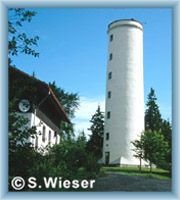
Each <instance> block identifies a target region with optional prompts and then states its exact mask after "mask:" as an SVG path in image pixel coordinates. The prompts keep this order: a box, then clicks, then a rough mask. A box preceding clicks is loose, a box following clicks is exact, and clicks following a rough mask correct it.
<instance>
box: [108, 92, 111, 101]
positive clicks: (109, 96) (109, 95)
mask: <svg viewBox="0 0 180 200" xmlns="http://www.w3.org/2000/svg"><path fill="white" fill-rule="evenodd" d="M108 98H109V99H110V98H111V91H108Z"/></svg>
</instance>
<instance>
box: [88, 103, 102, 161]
mask: <svg viewBox="0 0 180 200" xmlns="http://www.w3.org/2000/svg"><path fill="white" fill-rule="evenodd" d="M90 122H91V123H92V125H91V127H90V128H89V130H90V131H91V132H92V135H91V136H90V139H89V141H88V142H87V151H88V152H90V153H92V154H94V156H95V157H96V158H97V159H99V158H101V157H102V148H103V134H104V115H103V113H102V112H101V110H100V106H98V108H97V110H96V113H95V114H94V115H93V116H92V118H91V120H90Z"/></svg>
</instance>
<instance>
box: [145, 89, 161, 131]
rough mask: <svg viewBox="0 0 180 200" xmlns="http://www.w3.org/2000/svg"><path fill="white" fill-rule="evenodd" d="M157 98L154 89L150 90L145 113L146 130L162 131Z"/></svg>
mask: <svg viewBox="0 0 180 200" xmlns="http://www.w3.org/2000/svg"><path fill="white" fill-rule="evenodd" d="M156 101H157V98H156V95H155V91H154V89H153V88H151V89H150V93H149V95H148V101H147V103H146V107H147V108H146V111H145V130H151V131H160V130H161V124H162V118H161V114H160V111H159V106H158V105H157V102H156Z"/></svg>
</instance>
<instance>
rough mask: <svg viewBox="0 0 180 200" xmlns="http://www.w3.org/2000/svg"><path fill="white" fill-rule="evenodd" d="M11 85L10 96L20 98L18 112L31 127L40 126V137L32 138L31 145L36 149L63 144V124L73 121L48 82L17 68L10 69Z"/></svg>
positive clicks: (38, 134) (38, 131) (17, 100)
mask: <svg viewBox="0 0 180 200" xmlns="http://www.w3.org/2000/svg"><path fill="white" fill-rule="evenodd" d="M9 83H10V84H9V87H10V94H9V96H10V99H11V98H14V99H16V102H17V113H18V114H19V115H23V116H24V117H25V118H27V119H28V124H27V127H33V126H35V127H36V132H37V134H36V135H35V137H34V138H32V137H30V138H29V142H31V143H32V145H33V146H34V148H36V149H41V148H42V149H44V148H45V147H46V146H47V145H50V146H52V145H54V144H59V143H60V128H59V127H60V123H61V122H62V121H64V122H67V123H70V121H69V119H68V117H67V115H66V113H65V111H64V109H63V107H62V105H61V103H60V102H59V100H58V99H57V98H56V96H55V94H54V92H53V91H52V89H51V88H50V87H49V86H48V85H47V84H46V83H45V82H42V81H40V80H38V79H36V78H34V77H33V76H30V75H28V74H26V73H24V72H22V71H20V70H18V69H16V68H13V67H10V68H9ZM18 87H19V90H18V91H17V90H16V91H15V89H14V88H16V89H17V88H18ZM12 134H13V133H12Z"/></svg>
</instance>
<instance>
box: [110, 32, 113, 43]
mask: <svg viewBox="0 0 180 200" xmlns="http://www.w3.org/2000/svg"><path fill="white" fill-rule="evenodd" d="M112 41H113V34H112V35H110V42H112Z"/></svg>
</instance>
